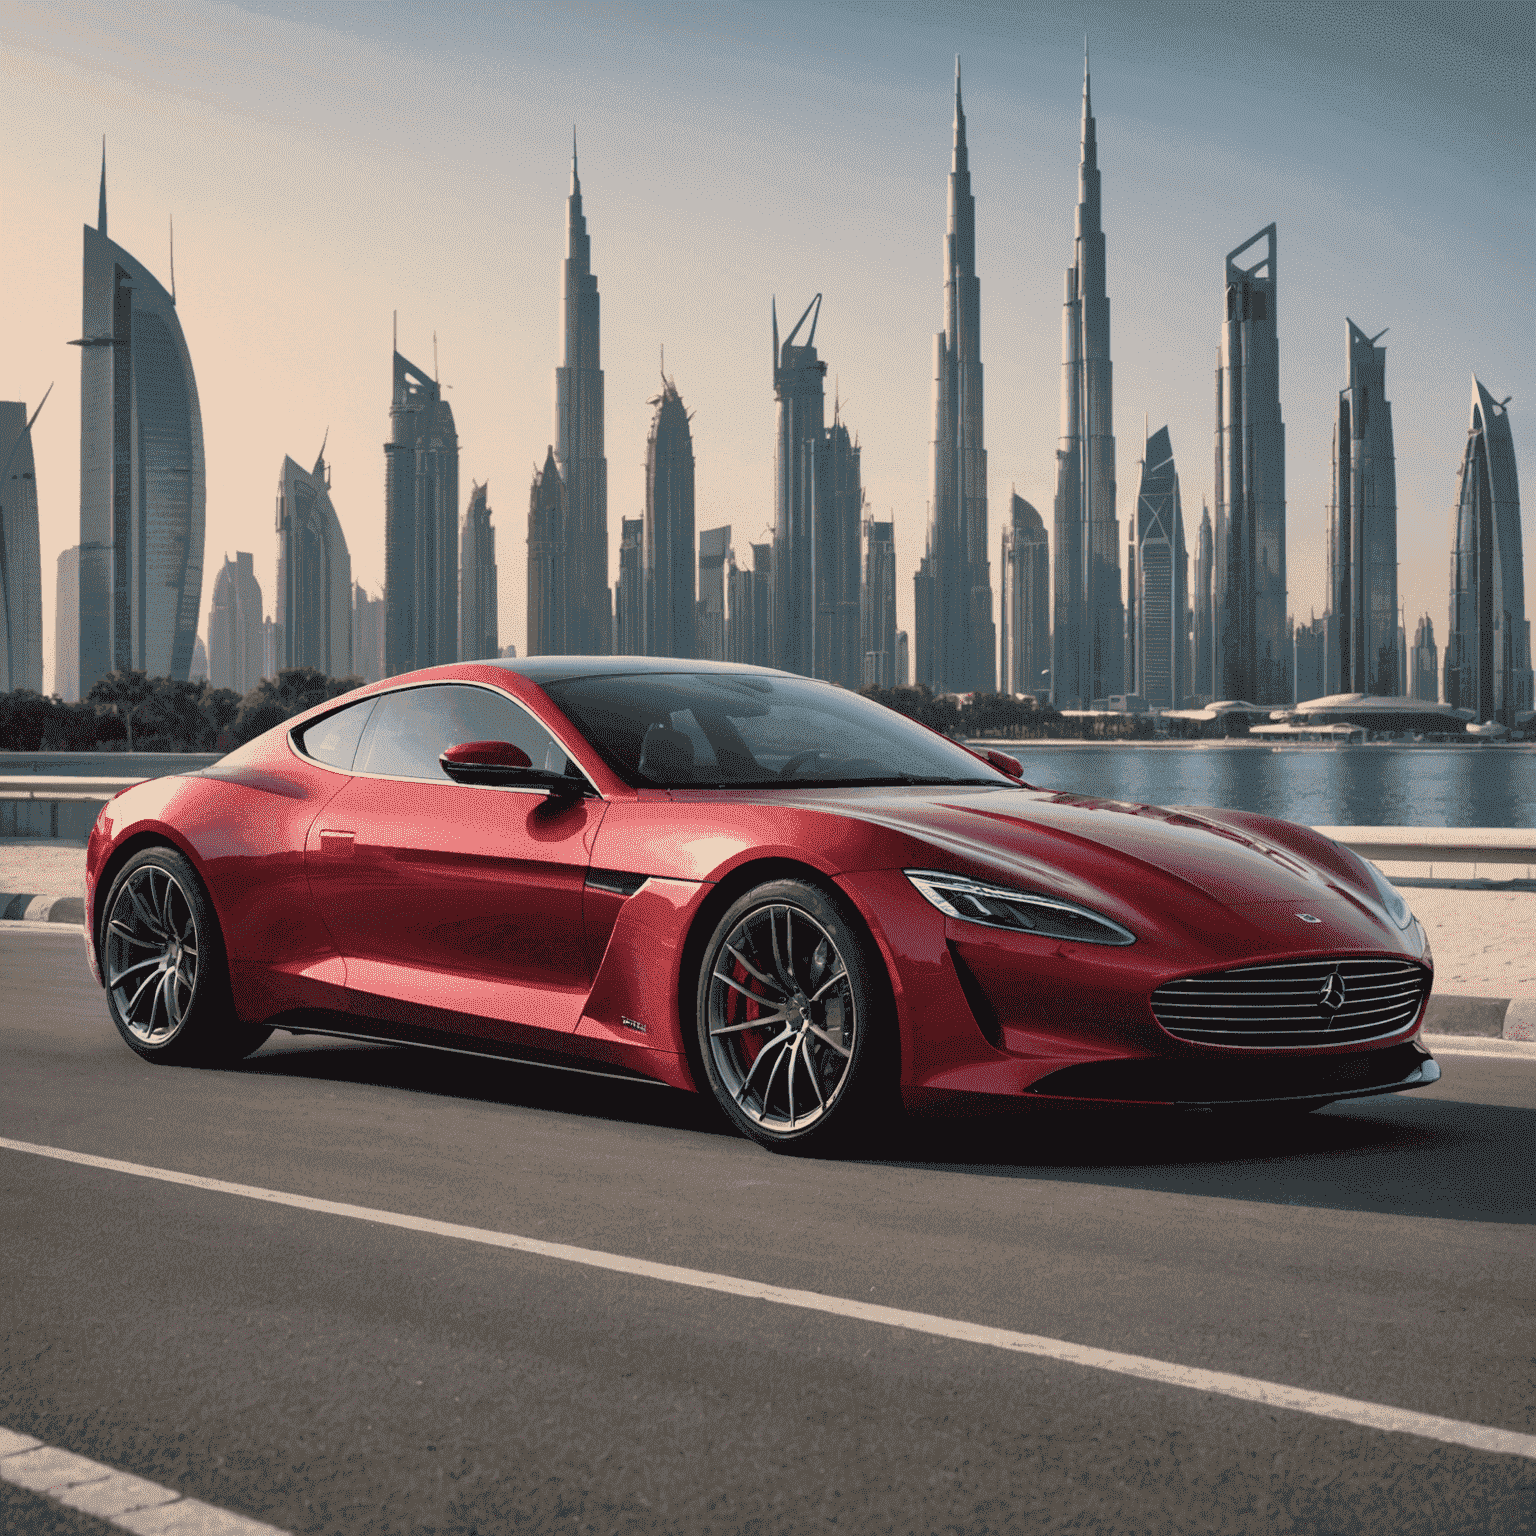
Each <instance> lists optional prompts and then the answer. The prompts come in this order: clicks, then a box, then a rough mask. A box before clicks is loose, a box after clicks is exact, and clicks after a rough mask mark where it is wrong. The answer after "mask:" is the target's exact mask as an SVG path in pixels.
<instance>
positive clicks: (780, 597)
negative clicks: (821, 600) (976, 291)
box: [769, 293, 827, 677]
mask: <svg viewBox="0 0 1536 1536" xmlns="http://www.w3.org/2000/svg"><path fill="white" fill-rule="evenodd" d="M771 314H772V319H773V394H774V398H775V399H776V400H777V401H778V404H779V423H778V438H777V445H776V454H775V458H774V471H773V491H774V523H773V574H772V577H771V580H772V583H773V621H772V626H771V638H770V641H769V643H770V645H771V646H772V649H773V664H774V665H775V666H777V667H782V668H784V670H785V671H786V672H800V673H803V674H804V675H805V676H807V677H811V676H814V675H815V670H816V567H815V556H814V549H815V531H816V523H815V518H816V464H817V450H818V448H819V447H820V444H821V442H822V440H823V438H824V437H825V436H826V409H827V391H826V379H827V365H826V364H825V363H824V362H822V360H821V359H820V358H819V357H818V356H817V355H816V323H817V321H818V320H820V318H821V295H820V294H819V293H818V294H817V295H816V297H815V298H813V299H812V300H811V302H810V303H809V304H807V305H806V306H805V313H804V314H802V315H801V316H800V318H799V319H798V320H797V321H795V325H794V329H793V330H791V331H790V333H789V335H788V336H786V337H785V338H784V340H783V341H782V342H781V341H780V340H779V309H778V304H777V302H776V301H775V302H774V303H773V305H772V309H771ZM807 320H809V321H810V322H811V328H810V330H808V331H807V332H806V334H805V340H804V341H803V342H802V343H800V344H799V345H796V338H797V337H798V336H799V335H800V328H801V327H802V326H803V325H804V324H805V322H806V321H807Z"/></svg>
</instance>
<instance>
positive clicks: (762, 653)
mask: <svg viewBox="0 0 1536 1536" xmlns="http://www.w3.org/2000/svg"><path fill="white" fill-rule="evenodd" d="M750 547H751V550H752V568H751V569H750V570H745V571H744V570H741V569H739V568H738V566H737V564H736V551H735V550H732V551H731V553H730V557H729V564H728V568H727V571H726V589H727V597H728V598H729V600H730V612H729V613H728V614H727V615H726V627H725V657H726V660H727V661H738V662H745V663H746V664H747V665H748V666H753V667H771V666H772V665H773V630H772V618H773V545H772V544H771V543H770V544H753V545H752V546H750Z"/></svg>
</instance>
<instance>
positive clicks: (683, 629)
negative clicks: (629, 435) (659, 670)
mask: <svg viewBox="0 0 1536 1536" xmlns="http://www.w3.org/2000/svg"><path fill="white" fill-rule="evenodd" d="M661 385H662V388H661V393H660V394H659V395H657V396H656V397H655V398H654V399H653V400H652V401H651V402H650V404H651V405H653V406H654V407H655V408H656V414H655V415H654V416H653V417H652V418H651V434H650V437H649V438H648V439H647V441H646V445H645V557H644V558H645V605H646V611H645V643H644V645H643V646H642V647H641V654H643V655H646V656H692V655H693V654H694V632H693V609H694V602H695V600H696V590H695V587H694V575H693V549H694V522H693V433H692V431H691V430H690V429H689V426H688V412H687V410H686V409H685V408H684V406H683V398H682V396H681V395H679V394H678V392H677V385H676V384H674V383H673V382H672V380H670V379H668V378H667V377H666V376H665V375H663V377H662V381H661Z"/></svg>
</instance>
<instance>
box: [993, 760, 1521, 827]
mask: <svg viewBox="0 0 1536 1536" xmlns="http://www.w3.org/2000/svg"><path fill="white" fill-rule="evenodd" d="M986 745H987V746H997V747H1000V748H1002V750H1003V751H1005V752H1011V753H1013V755H1014V756H1015V757H1017V758H1018V759H1019V760H1020V762H1022V763H1023V764H1024V777H1025V778H1026V779H1028V780H1029V782H1030V783H1031V784H1038V785H1040V786H1041V787H1042V788H1046V789H1062V790H1071V791H1072V792H1074V793H1076V794H1086V795H1102V796H1105V797H1107V798H1111V799H1115V800H1133V801H1139V802H1142V803H1146V804H1152V805H1210V806H1222V807H1224V808H1227V809H1231V810H1244V811H1258V812H1261V813H1262V814H1264V815H1266V816H1283V817H1284V818H1285V819H1286V820H1287V821H1299V822H1302V823H1303V824H1305V825H1307V826H1313V827H1350V826H1354V827H1362V826H1363V827H1394V826H1398V827H1531V826H1536V747H1532V746H1503V747H1501V746H1491V745H1483V746H1476V747H1433V746H1414V745H1408V744H1401V745H1399V744H1395V743H1390V744H1380V745H1378V744H1374V743H1363V744H1361V743H1357V744H1355V745H1350V746H1302V745H1283V746H1282V745H1277V744H1269V743H1264V744H1260V743H1257V742H1177V743H1173V742H1169V743H1157V744H1150V743H1142V744H1140V745H1132V746H1127V745H1120V744H1115V743H1108V742H1102V743H1101V742H1061V741H1021V742H1004V741H990V740H989V741H988V742H987V743H986Z"/></svg>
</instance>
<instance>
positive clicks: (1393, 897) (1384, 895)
mask: <svg viewBox="0 0 1536 1536" xmlns="http://www.w3.org/2000/svg"><path fill="white" fill-rule="evenodd" d="M1360 862H1361V863H1362V864H1364V865H1365V867H1366V869H1367V870H1368V871H1369V873H1370V876H1371V884H1372V885H1374V886H1375V887H1376V894H1377V895H1378V896H1379V897H1380V898H1381V904H1382V906H1384V907H1385V908H1386V909H1387V916H1388V917H1390V918H1391V919H1392V921H1393V922H1394V923H1396V924H1397V926H1398V927H1399V928H1406V927H1407V926H1408V925H1409V924H1410V923H1411V922H1412V921H1413V913H1412V912H1411V911H1409V909H1408V903H1407V902H1406V901H1404V900H1403V895H1402V892H1401V891H1399V890H1398V889H1397V887H1396V886H1394V885H1393V884H1392V882H1391V881H1390V880H1388V879H1387V877H1386V876H1385V875H1384V874H1382V872H1381V871H1380V870H1379V869H1377V868H1376V866H1375V865H1374V864H1372V863H1371V861H1370V860H1369V859H1361V861H1360Z"/></svg>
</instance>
